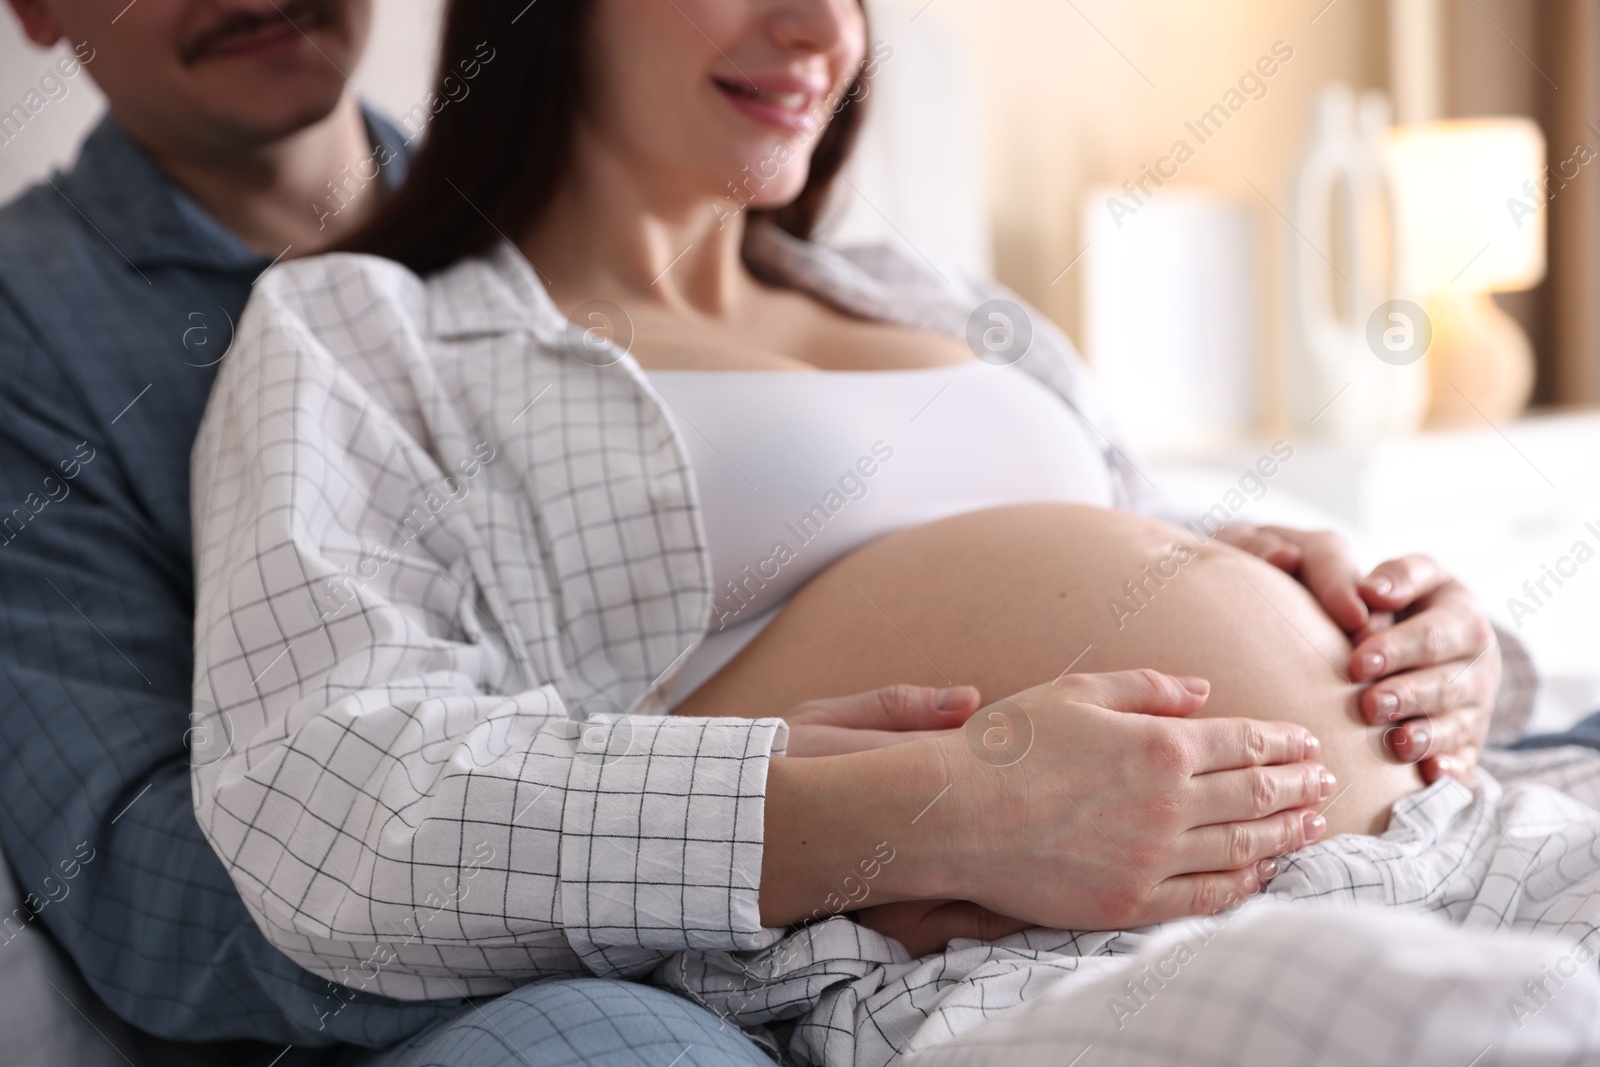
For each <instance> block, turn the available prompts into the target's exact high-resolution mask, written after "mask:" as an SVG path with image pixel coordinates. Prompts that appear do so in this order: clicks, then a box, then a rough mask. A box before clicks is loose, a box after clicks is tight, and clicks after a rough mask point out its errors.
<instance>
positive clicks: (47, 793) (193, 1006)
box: [0, 306, 455, 1047]
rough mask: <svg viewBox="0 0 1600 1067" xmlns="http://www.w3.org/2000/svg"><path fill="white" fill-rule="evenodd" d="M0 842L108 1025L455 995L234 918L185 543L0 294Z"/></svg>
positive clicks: (358, 1021)
mask: <svg viewBox="0 0 1600 1067" xmlns="http://www.w3.org/2000/svg"><path fill="white" fill-rule="evenodd" d="M0 366H3V367H4V368H6V371H5V373H4V374H3V375H0V590H3V591H4V594H3V597H0V846H3V847H4V850H5V854H6V856H7V858H8V859H9V860H10V862H11V865H12V867H13V869H14V871H15V874H16V878H17V882H18V884H19V887H20V889H21V892H22V893H23V894H24V895H25V897H26V900H27V905H28V908H29V911H25V912H24V913H22V914H20V915H19V914H13V915H11V916H9V917H0V918H5V919H7V921H6V922H4V924H3V925H0V939H4V938H9V937H11V936H15V933H14V932H15V930H16V929H17V928H18V927H19V926H20V925H22V924H26V923H29V922H38V923H41V924H43V925H44V926H45V927H47V928H48V929H49V931H50V933H51V934H52V935H54V936H55V938H56V939H57V940H58V941H59V942H60V943H61V944H62V945H63V946H64V947H65V949H66V951H67V952H68V954H69V955H71V957H72V958H73V959H74V961H75V962H76V963H77V965H78V966H79V968H80V969H81V970H83V972H84V974H85V976H86V978H87V979H88V981H89V983H90V985H91V986H92V987H93V988H94V990H95V991H96V992H97V993H98V994H99V995H100V996H101V997H102V998H103V999H104V1000H105V1001H106V1002H107V1004H108V1005H109V1006H110V1007H111V1008H112V1009H113V1010H114V1011H115V1012H116V1013H117V1014H118V1015H120V1016H121V1017H122V1018H124V1019H126V1020H128V1021H129V1022H131V1023H133V1024H135V1025H136V1026H138V1027H140V1028H141V1029H143V1030H146V1031H148V1032H150V1033H153V1034H156V1035H158V1036H162V1037H167V1038H171V1039H174V1040H184V1041H202V1040H212V1039H224V1038H253V1039H258V1040H262V1041H273V1042H279V1041H281V1042H283V1043H285V1044H288V1043H291V1042H292V1043H294V1044H296V1045H299V1046H302V1047H304V1046H310V1045H319V1044H328V1043H331V1042H333V1041H335V1040H339V1041H348V1042H353V1043H359V1044H364V1045H379V1044H387V1043H389V1042H392V1041H394V1040H396V1039H398V1038H401V1037H403V1036H405V1035H408V1034H410V1033H412V1032H414V1031H416V1030H417V1029H419V1028H421V1027H422V1026H424V1025H426V1024H427V1023H429V1022H431V1021H433V1020H434V1019H437V1018H439V1017H441V1016H442V1015H445V1014H449V1013H450V1012H452V1011H453V1010H455V1009H454V1008H453V1007H452V1006H450V1005H426V1004H404V1005H402V1004H399V1003H397V1002H393V1001H388V1000H384V999H382V998H378V997H371V996H365V995H357V994H354V993H352V992H350V991H349V990H340V991H339V993H338V995H337V996H335V995H334V994H333V993H332V992H331V991H330V989H329V986H328V983H327V981H326V980H325V979H322V978H318V977H316V976H313V975H311V974H309V973H308V972H306V971H304V970H302V969H301V968H299V967H297V966H295V965H294V964H293V963H292V962H291V961H290V960H288V959H287V958H286V957H285V956H283V955H282V954H281V953H279V952H278V951H277V950H276V949H274V948H273V947H272V946H271V945H269V944H268V943H267V941H266V939H265V938H264V937H263V936H262V935H261V933H260V931H259V930H258V929H257V928H256V926H255V925H254V923H253V922H251V920H250V917H249V915H248V913H247V912H246V911H245V908H244V905H243V903H242V902H241V901H240V899H239V897H238V894H237V893H236V892H235V890H234V888H233V883H232V882H231V881H230V880H229V878H228V876H227V873H226V872H225V870H224V869H223V866H222V864H221V862H220V861H219V860H218V859H217V857H216V855H215V854H214V853H213V852H212V851H211V848H210V846H209V845H208V844H207V843H206V841H205V838H204V837H203V836H202V835H201V833H200V828H199V825H198V824H197V823H196V822H195V818H194V810H193V803H192V800H191V796H190V786H189V760H188V753H187V749H186V744H187V740H188V739H187V738H186V731H188V730H189V728H190V720H189V710H190V686H191V677H190V675H191V630H192V626H191V618H190V610H191V608H190V603H191V598H192V592H191V579H190V576H189V568H188V557H187V553H186V551H185V546H182V545H174V544H171V543H170V538H163V537H162V536H161V534H160V533H159V532H158V529H157V527H156V526H155V524H154V523H152V522H151V521H150V519H149V517H148V516H147V515H145V514H144V513H143V510H142V508H141V506H140V504H139V501H138V500H137V498H136V497H135V495H134V493H133V492H132V490H131V489H130V487H129V482H128V480H127V477H126V473H127V471H128V470H130V469H136V467H137V464H138V463H139V462H140V456H139V455H138V453H137V449H135V448H133V447H131V446H130V445H129V444H128V442H129V441H131V440H135V439H136V434H135V430H136V424H133V423H132V420H131V419H128V420H123V424H122V425H120V426H117V427H104V426H101V425H99V424H98V422H97V421H96V420H95V419H94V418H93V417H92V416H90V415H89V414H88V413H87V406H86V405H84V404H83V403H81V400H80V397H79V394H78V392H77V385H76V383H74V382H72V381H70V380H68V379H67V378H65V377H64V376H63V375H62V373H61V372H60V370H59V369H58V367H57V364H56V363H55V361H54V360H53V359H52V358H51V357H50V356H49V354H48V353H47V352H45V351H44V350H43V348H42V347H41V346H40V345H39V344H38V343H37V341H36V340H35V339H34V338H32V337H31V336H29V335H28V334H26V333H25V332H24V331H23V328H22V326H21V325H20V324H19V323H18V321H17V318H16V317H15V316H14V315H12V314H10V313H8V309H6V308H5V307H3V306H0Z"/></svg>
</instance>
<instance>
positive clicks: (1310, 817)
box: [1300, 811, 1328, 843]
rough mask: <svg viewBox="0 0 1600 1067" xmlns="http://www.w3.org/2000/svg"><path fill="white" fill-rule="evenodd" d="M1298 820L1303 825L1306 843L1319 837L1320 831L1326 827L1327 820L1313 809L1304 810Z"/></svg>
mask: <svg viewBox="0 0 1600 1067" xmlns="http://www.w3.org/2000/svg"><path fill="white" fill-rule="evenodd" d="M1300 821H1301V822H1302V823H1303V824H1304V825H1305V830H1306V842H1307V843H1310V842H1312V841H1315V840H1316V839H1317V838H1319V837H1321V836H1322V831H1324V830H1326V829H1327V828H1328V820H1327V819H1324V818H1323V817H1322V816H1320V815H1318V814H1317V813H1316V812H1314V811H1308V812H1306V813H1305V814H1304V815H1302V816H1301V817H1300Z"/></svg>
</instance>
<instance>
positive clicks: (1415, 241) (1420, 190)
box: [1386, 118, 1545, 294]
mask: <svg viewBox="0 0 1600 1067" xmlns="http://www.w3.org/2000/svg"><path fill="white" fill-rule="evenodd" d="M1386 161H1387V163H1388V168H1389V175H1390V179H1391V181H1392V182H1393V185H1394V195H1395V216H1396V219H1395V221H1396V223H1397V226H1396V231H1397V232H1396V235H1395V236H1396V238H1397V239H1398V240H1399V242H1400V249H1401V257H1400V260H1401V264H1402V266H1401V273H1402V275H1403V276H1402V278H1401V284H1402V285H1403V286H1404V287H1405V288H1406V289H1408V290H1410V291H1411V292H1413V293H1419V294H1427V293H1436V292H1439V291H1441V290H1444V289H1457V290H1461V291H1465V292H1507V291H1511V290H1517V289H1528V288H1531V287H1533V286H1534V285H1537V284H1538V282H1539V280H1540V279H1541V278H1543V277H1544V270H1545V226H1544V212H1543V211H1542V210H1540V209H1539V207H1538V205H1539V204H1540V203H1541V202H1542V200H1543V199H1544V191H1543V189H1542V188H1541V187H1540V180H1541V177H1542V175H1543V173H1544V135H1543V134H1542V133H1541V132H1540V131H1539V127H1538V125H1537V124H1535V123H1534V122H1532V121H1531V120H1529V119H1521V118H1489V119H1460V120H1454V121H1448V122H1419V123H1412V124H1410V125H1404V126H1396V127H1393V128H1392V129H1391V130H1390V131H1389V133H1388V143H1387V145H1386Z"/></svg>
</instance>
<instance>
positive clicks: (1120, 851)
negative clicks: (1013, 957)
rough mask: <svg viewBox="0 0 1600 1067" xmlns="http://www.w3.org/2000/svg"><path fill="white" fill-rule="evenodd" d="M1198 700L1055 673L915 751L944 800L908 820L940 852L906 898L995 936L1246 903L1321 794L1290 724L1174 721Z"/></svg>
mask: <svg viewBox="0 0 1600 1067" xmlns="http://www.w3.org/2000/svg"><path fill="white" fill-rule="evenodd" d="M1209 688H1210V687H1209V684H1208V683H1207V682H1205V680H1204V679H1198V678H1188V679H1182V680H1180V679H1177V678H1173V677H1170V676H1168V675H1164V674H1161V673H1159V672H1156V671H1151V670H1142V671H1123V672H1119V673H1114V674H1082V675H1076V674H1074V675H1067V676H1065V677H1063V678H1061V679H1059V680H1058V681H1056V682H1054V683H1051V684H1048V685H1042V686H1036V687H1034V688H1033V689H1029V690H1026V691H1025V692H1022V693H1019V694H1017V695H1016V696H1014V697H1011V698H1010V699H1009V700H1005V701H1001V702H999V703H998V704H991V705H989V706H988V707H987V708H985V709H984V710H983V711H982V712H980V713H979V714H978V715H976V716H974V717H973V719H972V721H971V722H970V723H969V724H968V726H967V727H966V728H965V729H963V730H962V731H961V732H960V733H959V734H958V735H954V736H947V737H942V738H939V739H938V740H937V741H934V742H932V744H934V745H936V746H938V747H939V748H940V749H941V755H942V759H943V762H944V766H945V768H946V772H947V775H948V778H947V781H948V785H949V796H948V797H941V799H940V800H938V801H935V802H934V803H932V804H930V805H929V807H928V808H927V809H926V811H925V812H924V813H923V814H922V815H921V816H919V819H918V823H920V825H918V826H917V827H916V829H918V830H920V832H921V834H922V835H926V836H924V840H930V839H931V840H932V841H933V842H935V843H936V847H937V848H938V849H939V852H940V856H939V859H938V861H937V866H936V869H935V870H934V871H932V872H928V876H929V877H931V879H932V881H933V884H934V885H935V886H936V887H937V891H936V892H934V893H931V894H922V895H925V896H932V897H938V898H943V899H954V900H968V901H972V902H974V903H975V904H976V905H978V906H980V907H981V908H983V909H987V911H988V912H989V913H991V915H992V918H985V921H988V922H994V923H997V924H999V926H997V927H996V928H1002V927H1004V926H1005V925H1006V923H1007V921H1006V920H1004V919H1001V918H999V917H1001V916H1015V917H1017V918H1016V920H1011V922H1012V923H1015V922H1017V921H1019V920H1028V921H1029V923H1030V924H1031V925H1042V926H1051V927H1058V928H1064V929H1099V930H1109V929H1125V928H1128V927H1134V926H1143V925H1145V924H1148V923H1154V922H1163V921H1166V920H1170V919H1177V918H1181V917H1184V916H1191V915H1202V914H1209V913H1213V912H1216V911H1220V910H1222V909H1225V908H1228V907H1232V906H1233V905H1235V904H1237V903H1239V902H1241V901H1243V900H1244V899H1245V898H1247V897H1249V896H1250V895H1251V894H1253V893H1255V892H1257V891H1258V890H1259V889H1261V888H1262V887H1263V886H1264V885H1265V884H1266V883H1267V882H1268V881H1270V880H1271V879H1272V877H1273V876H1274V875H1275V874H1276V873H1277V861H1276V857H1278V856H1280V855H1282V854H1283V853H1286V852H1291V851H1293V850H1295V849H1298V848H1301V847H1303V846H1305V845H1307V844H1310V843H1311V842H1313V841H1315V840H1316V839H1317V838H1318V837H1320V836H1321V835H1322V833H1323V832H1324V830H1325V829H1326V822H1325V821H1324V820H1323V819H1322V817H1321V816H1320V815H1318V814H1317V813H1316V812H1314V811H1312V810H1311V808H1312V806H1313V805H1317V804H1320V803H1322V802H1324V801H1326V800H1328V799H1329V798H1330V797H1332V796H1333V794H1334V790H1335V788H1336V783H1335V781H1334V779H1333V776H1332V775H1331V774H1329V773H1328V772H1327V771H1326V770H1325V769H1324V768H1323V767H1321V766H1320V765H1319V764H1317V763H1315V762H1312V761H1313V760H1314V759H1315V757H1316V755H1317V753H1318V751H1319V750H1320V745H1319V743H1318V742H1317V740H1316V739H1315V738H1314V737H1313V736H1312V735H1311V734H1310V733H1309V732H1308V731H1307V730H1306V729H1305V728H1304V727H1302V726H1297V725H1292V724H1289V723H1274V722H1258V721H1256V720H1253V719H1197V720H1191V719H1188V718H1186V716H1189V715H1192V714H1193V713H1194V712H1196V711H1198V710H1199V709H1200V707H1201V706H1202V705H1204V704H1205V702H1206V697H1207V695H1208V693H1209ZM996 731H999V732H998V733H996ZM903 851H905V852H909V851H910V850H909V849H907V850H903ZM900 862H905V861H904V860H902V861H897V863H900ZM915 862H916V861H915V860H914V859H912V860H911V861H910V863H907V867H908V868H909V867H910V866H911V863H915ZM912 873H920V872H915V871H913V872H912ZM901 918H902V919H904V918H905V917H904V916H902V917H901ZM972 918H973V917H972V916H971V915H968V916H966V917H965V920H964V921H966V922H967V924H968V927H969V928H970V927H971V925H972ZM946 920H949V922H954V923H955V924H956V925H958V926H959V924H960V922H962V921H963V919H962V916H959V915H954V914H953V913H951V914H946V915H941V914H940V913H938V912H934V913H932V914H930V915H925V916H923V917H922V921H921V922H920V923H916V922H913V923H912V932H913V935H916V934H919V933H921V932H922V931H923V930H924V929H929V928H934V927H937V928H939V932H943V927H944V926H945V925H949V922H947V921H946ZM908 947H910V946H909V945H908Z"/></svg>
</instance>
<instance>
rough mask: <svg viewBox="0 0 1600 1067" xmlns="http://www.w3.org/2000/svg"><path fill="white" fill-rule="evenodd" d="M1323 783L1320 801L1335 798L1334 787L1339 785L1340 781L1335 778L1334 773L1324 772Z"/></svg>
mask: <svg viewBox="0 0 1600 1067" xmlns="http://www.w3.org/2000/svg"><path fill="white" fill-rule="evenodd" d="M1321 781H1322V792H1321V795H1320V799H1322V800H1327V799H1328V798H1329V797H1331V796H1333V787H1334V786H1336V785H1338V784H1339V779H1337V778H1335V777H1334V776H1333V772H1332V771H1323V772H1322V779H1321Z"/></svg>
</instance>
